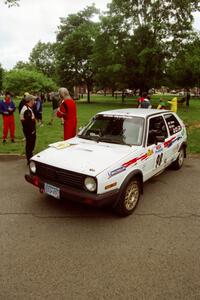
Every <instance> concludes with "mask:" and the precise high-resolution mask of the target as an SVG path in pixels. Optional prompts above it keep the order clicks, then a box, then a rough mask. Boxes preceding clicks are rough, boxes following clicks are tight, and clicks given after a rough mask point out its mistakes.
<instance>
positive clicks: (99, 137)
mask: <svg viewBox="0 0 200 300" xmlns="http://www.w3.org/2000/svg"><path fill="white" fill-rule="evenodd" d="M143 128H144V118H140V117H128V118H127V117H121V116H106V115H97V116H96V117H95V118H93V120H92V121H91V122H90V123H89V124H88V126H86V128H85V129H84V130H83V131H82V132H81V134H79V135H78V136H79V137H81V138H85V139H90V140H91V139H92V140H96V141H98V142H108V143H116V144H125V145H141V144H142V136H143Z"/></svg>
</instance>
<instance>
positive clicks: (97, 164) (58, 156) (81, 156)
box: [32, 137, 137, 176]
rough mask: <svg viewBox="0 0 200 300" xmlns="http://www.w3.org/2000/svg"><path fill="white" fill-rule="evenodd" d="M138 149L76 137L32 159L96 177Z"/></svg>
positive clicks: (53, 146) (52, 146) (51, 147)
mask: <svg viewBox="0 0 200 300" xmlns="http://www.w3.org/2000/svg"><path fill="white" fill-rule="evenodd" d="M136 149H137V146H135V147H130V146H126V145H115V144H110V143H101V142H100V143H97V142H94V141H88V140H87V141H86V140H83V139H80V138H78V137H75V138H73V139H70V140H67V141H64V142H63V141H62V142H57V143H54V144H50V145H49V147H48V148H47V149H46V150H44V151H42V152H40V153H38V154H36V155H35V156H34V157H32V159H33V160H35V161H37V162H41V163H44V164H47V165H51V166H54V167H57V168H61V169H66V170H70V171H74V172H78V173H83V174H86V175H90V176H96V175H97V174H99V173H100V172H102V171H104V170H105V169H106V168H108V167H110V166H112V165H113V164H115V163H116V162H117V161H120V160H121V159H123V158H124V157H126V156H127V155H129V154H130V153H133V152H135V151H136Z"/></svg>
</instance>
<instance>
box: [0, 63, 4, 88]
mask: <svg viewBox="0 0 200 300" xmlns="http://www.w3.org/2000/svg"><path fill="white" fill-rule="evenodd" d="M3 76H4V69H3V68H2V66H1V64H0V91H2V89H3Z"/></svg>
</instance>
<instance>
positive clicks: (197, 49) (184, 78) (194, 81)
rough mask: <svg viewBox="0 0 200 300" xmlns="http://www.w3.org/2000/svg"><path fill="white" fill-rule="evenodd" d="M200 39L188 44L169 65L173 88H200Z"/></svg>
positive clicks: (169, 75)
mask: <svg viewBox="0 0 200 300" xmlns="http://www.w3.org/2000/svg"><path fill="white" fill-rule="evenodd" d="M199 66H200V38H197V39H196V40H195V41H194V42H192V43H188V44H186V45H185V47H183V48H182V50H181V51H180V52H179V53H178V55H177V57H176V58H175V59H174V60H173V61H172V62H171V63H170V64H169V68H168V77H169V79H170V83H171V85H172V86H178V87H185V88H191V87H194V86H199V84H200V82H199V78H200V67H199Z"/></svg>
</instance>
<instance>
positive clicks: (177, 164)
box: [172, 147, 185, 170]
mask: <svg viewBox="0 0 200 300" xmlns="http://www.w3.org/2000/svg"><path fill="white" fill-rule="evenodd" d="M184 157H185V150H184V148H183V147H181V148H180V150H179V154H178V157H177V159H176V160H175V161H174V162H173V163H172V168H173V169H174V170H179V169H180V168H181V167H182V165H183V162H184Z"/></svg>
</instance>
